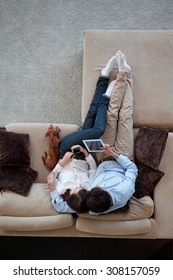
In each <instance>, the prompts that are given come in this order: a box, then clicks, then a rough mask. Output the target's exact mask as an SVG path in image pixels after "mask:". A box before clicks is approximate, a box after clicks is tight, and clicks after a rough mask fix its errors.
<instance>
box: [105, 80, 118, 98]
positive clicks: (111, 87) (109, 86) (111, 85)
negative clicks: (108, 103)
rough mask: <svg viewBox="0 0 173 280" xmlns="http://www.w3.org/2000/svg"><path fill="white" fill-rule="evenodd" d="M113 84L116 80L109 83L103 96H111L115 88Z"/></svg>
mask: <svg viewBox="0 0 173 280" xmlns="http://www.w3.org/2000/svg"><path fill="white" fill-rule="evenodd" d="M115 83H116V80H113V81H112V82H110V84H109V85H108V87H107V90H106V92H105V95H107V96H109V97H110V96H111V93H112V90H113V88H114V86H115Z"/></svg>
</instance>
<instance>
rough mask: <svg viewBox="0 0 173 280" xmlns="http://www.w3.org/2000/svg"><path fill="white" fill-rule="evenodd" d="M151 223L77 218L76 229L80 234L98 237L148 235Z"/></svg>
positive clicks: (147, 221)
mask: <svg viewBox="0 0 173 280" xmlns="http://www.w3.org/2000/svg"><path fill="white" fill-rule="evenodd" d="M151 225H152V223H151V221H150V219H142V220H134V221H100V220H92V219H83V218H80V217H79V218H78V219H77V222H76V228H77V230H79V231H82V232H88V233H91V234H100V235H106V236H107V235H108V236H109V235H110V236H111V235H118V236H121V235H122V236H123V235H124V236H128V235H132V234H135V235H138V234H143V233H148V232H149V231H150V230H151V227H152V226H151Z"/></svg>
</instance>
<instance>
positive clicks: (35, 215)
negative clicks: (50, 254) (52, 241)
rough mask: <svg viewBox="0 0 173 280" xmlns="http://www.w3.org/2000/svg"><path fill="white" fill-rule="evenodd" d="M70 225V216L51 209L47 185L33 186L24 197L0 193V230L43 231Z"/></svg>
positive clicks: (9, 192)
mask: <svg viewBox="0 0 173 280" xmlns="http://www.w3.org/2000/svg"><path fill="white" fill-rule="evenodd" d="M72 224H73V217H72V215H71V214H61V213H58V212H57V211H56V210H55V209H54V208H53V206H52V203H51V197H50V192H49V189H48V186H47V184H43V183H35V184H33V185H32V187H31V191H30V193H29V195H28V196H26V197H25V196H22V195H19V194H17V193H15V192H12V191H8V190H5V191H1V192H0V228H1V230H19V231H38V230H39V231H43V230H50V229H59V228H66V227H71V226H72Z"/></svg>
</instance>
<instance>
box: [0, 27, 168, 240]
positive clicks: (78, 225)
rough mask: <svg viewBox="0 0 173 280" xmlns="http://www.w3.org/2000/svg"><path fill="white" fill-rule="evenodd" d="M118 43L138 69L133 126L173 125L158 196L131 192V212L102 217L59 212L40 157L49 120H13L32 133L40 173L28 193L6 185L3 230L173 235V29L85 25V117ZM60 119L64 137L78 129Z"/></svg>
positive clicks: (1, 201)
mask: <svg viewBox="0 0 173 280" xmlns="http://www.w3.org/2000/svg"><path fill="white" fill-rule="evenodd" d="M119 49H120V50H122V51H123V52H124V53H125V54H126V55H127V57H128V62H129V64H130V65H131V66H132V69H133V74H134V128H137V129H138V128H139V127H140V126H142V125H146V126H150V127H157V128H168V129H169V131H170V132H169V136H168V140H167V145H166V149H165V152H164V155H163V158H162V161H161V164H160V166H159V169H160V170H162V171H164V172H165V175H164V177H163V178H162V179H161V181H160V182H159V183H158V184H157V186H156V187H155V190H154V198H153V200H152V199H151V198H150V197H149V196H145V197H143V198H141V199H136V198H134V197H132V199H131V200H130V208H129V211H128V212H119V213H110V214H107V215H102V216H99V217H98V216H91V215H88V214H80V215H79V216H77V215H74V216H72V215H70V214H61V213H57V212H56V211H55V210H54V208H53V207H52V205H51V201H50V194H49V190H48V187H47V184H46V177H47V174H48V171H47V170H46V168H45V167H44V166H43V163H42V161H41V155H42V154H43V151H44V150H47V140H46V138H45V136H44V135H45V131H46V129H47V127H48V125H49V124H46V123H45V124H37V123H27V124H22V123H19V124H9V125H7V126H6V129H7V130H8V131H14V132H18V133H21V132H22V133H29V135H30V157H31V167H32V168H34V169H35V170H37V171H38V173H39V175H38V178H37V180H36V182H35V183H34V184H33V185H32V188H31V191H30V193H29V195H28V196H27V197H24V196H21V195H19V194H17V193H14V192H12V191H7V190H6V191H1V193H0V234H1V235H20V236H24V235H26V236H70V237H72V236H75V237H78V236H79V237H87V236H88V237H89V236H90V237H96V236H98V237H99V236H100V237H114V238H153V239H156V238H163V239H171V238H173V218H172V212H173V183H172V182H173V172H172V162H173V133H172V130H173V110H172V104H173V84H172V76H173V59H171V57H172V49H173V31H115V30H89V31H86V32H85V33H84V60H83V93H82V118H83V120H84V118H85V115H86V112H87V109H88V106H89V104H90V102H91V99H92V95H93V92H94V89H95V85H96V81H97V78H98V75H99V73H100V70H101V69H102V68H103V66H104V65H105V63H106V62H107V60H108V59H109V58H110V57H111V56H112V55H113V54H114V53H115V52H116V51H117V50H119ZM54 125H56V124H54ZM57 125H58V126H59V127H60V129H61V134H60V137H63V136H64V135H66V134H67V133H69V132H71V131H76V130H78V129H79V127H78V126H77V125H70V124H69V125H68V124H66V125H65V124H57Z"/></svg>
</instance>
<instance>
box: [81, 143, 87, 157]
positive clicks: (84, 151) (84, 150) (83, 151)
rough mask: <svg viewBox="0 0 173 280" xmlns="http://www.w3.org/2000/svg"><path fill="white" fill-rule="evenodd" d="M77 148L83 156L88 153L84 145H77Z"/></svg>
mask: <svg viewBox="0 0 173 280" xmlns="http://www.w3.org/2000/svg"><path fill="white" fill-rule="evenodd" d="M79 149H80V151H81V152H82V153H83V154H84V156H85V157H88V155H89V153H88V151H87V150H86V149H85V148H84V147H82V146H79Z"/></svg>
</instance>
